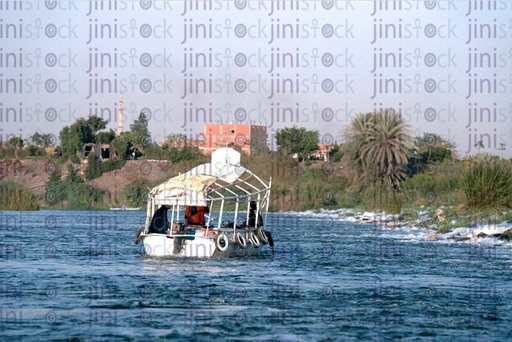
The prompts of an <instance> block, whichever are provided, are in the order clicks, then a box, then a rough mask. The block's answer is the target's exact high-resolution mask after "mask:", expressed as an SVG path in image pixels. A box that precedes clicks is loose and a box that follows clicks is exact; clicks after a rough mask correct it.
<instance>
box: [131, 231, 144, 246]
mask: <svg viewBox="0 0 512 342" xmlns="http://www.w3.org/2000/svg"><path fill="white" fill-rule="evenodd" d="M144 228H145V227H144V226H140V227H139V229H138V230H137V234H135V238H134V239H133V243H134V244H136V245H138V244H139V243H140V242H141V241H142V236H141V235H142V234H143V233H144Z"/></svg>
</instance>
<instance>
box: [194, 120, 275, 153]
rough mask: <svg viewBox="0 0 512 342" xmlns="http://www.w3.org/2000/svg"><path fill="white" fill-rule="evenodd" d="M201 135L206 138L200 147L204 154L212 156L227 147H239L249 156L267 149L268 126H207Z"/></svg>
mask: <svg viewBox="0 0 512 342" xmlns="http://www.w3.org/2000/svg"><path fill="white" fill-rule="evenodd" d="M199 135H200V136H203V137H204V144H203V146H201V147H199V148H200V149H201V150H202V151H203V153H204V154H211V153H212V152H214V151H215V150H217V149H219V148H222V147H226V145H228V146H229V145H235V146H238V147H240V148H241V149H242V151H243V152H244V153H245V154H247V155H250V154H252V153H255V152H256V151H258V150H262V149H266V148H267V138H268V136H267V127H266V126H256V125H236V124H227V125H223V124H211V125H209V124H207V125H204V132H201V133H199Z"/></svg>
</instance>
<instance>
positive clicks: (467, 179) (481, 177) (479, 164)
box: [460, 154, 512, 209]
mask: <svg viewBox="0 0 512 342" xmlns="http://www.w3.org/2000/svg"><path fill="white" fill-rule="evenodd" d="M460 187H461V189H462V191H464V194H465V196H466V203H467V205H468V206H469V207H471V208H479V209H480V208H488V207H491V208H512V197H511V194H512V166H511V164H510V162H508V161H504V160H499V159H497V158H492V157H490V156H489V155H488V154H487V155H484V154H477V156H476V158H475V159H474V160H473V161H471V162H470V163H469V167H468V168H467V169H466V170H464V172H463V174H462V176H461V179H460Z"/></svg>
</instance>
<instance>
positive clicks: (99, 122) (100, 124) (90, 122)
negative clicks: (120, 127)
mask: <svg viewBox="0 0 512 342" xmlns="http://www.w3.org/2000/svg"><path fill="white" fill-rule="evenodd" d="M85 124H86V125H87V126H88V127H89V130H90V132H91V135H92V137H95V136H96V133H97V132H98V131H101V130H102V129H105V128H106V127H107V124H108V121H107V120H103V119H102V118H100V117H98V116H96V115H92V116H89V118H88V119H87V121H85ZM111 130H112V129H111ZM112 132H113V131H112Z"/></svg>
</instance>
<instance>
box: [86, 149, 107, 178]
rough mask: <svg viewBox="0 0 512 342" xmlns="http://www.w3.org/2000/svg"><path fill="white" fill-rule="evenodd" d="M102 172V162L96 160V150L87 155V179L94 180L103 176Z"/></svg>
mask: <svg viewBox="0 0 512 342" xmlns="http://www.w3.org/2000/svg"><path fill="white" fill-rule="evenodd" d="M102 173H103V172H102V171H101V163H100V162H99V161H97V160H96V155H95V154H94V152H91V153H89V155H88V156H87V167H86V168H85V171H84V175H85V179H87V180H92V179H94V178H98V177H101V175H102Z"/></svg>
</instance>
